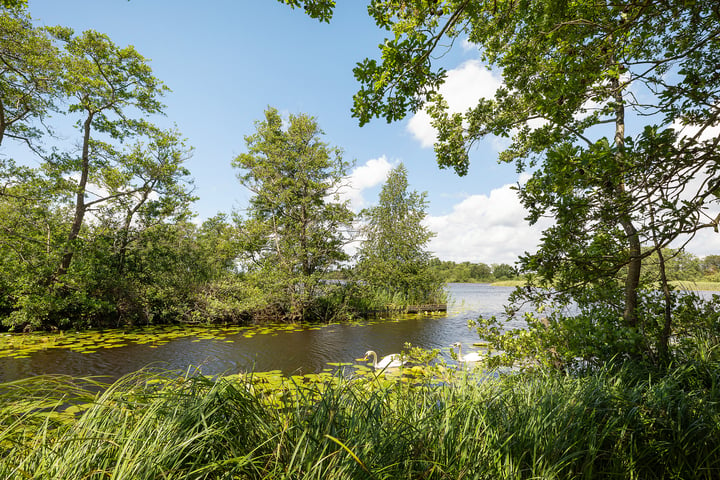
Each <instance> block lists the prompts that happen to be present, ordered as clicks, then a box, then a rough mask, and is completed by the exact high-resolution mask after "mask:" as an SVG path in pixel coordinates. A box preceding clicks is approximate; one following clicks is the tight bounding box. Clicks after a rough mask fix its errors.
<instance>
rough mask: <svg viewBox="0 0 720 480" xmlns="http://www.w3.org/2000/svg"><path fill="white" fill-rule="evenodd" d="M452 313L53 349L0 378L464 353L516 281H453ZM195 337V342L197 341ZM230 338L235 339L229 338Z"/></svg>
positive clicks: (5, 363) (0, 362) (287, 367)
mask: <svg viewBox="0 0 720 480" xmlns="http://www.w3.org/2000/svg"><path fill="white" fill-rule="evenodd" d="M449 290H450V295H451V300H450V302H449V304H448V313H447V315H444V316H443V315H437V314H436V315H432V316H417V317H415V318H410V319H403V320H398V321H393V320H389V321H384V322H372V323H369V324H367V325H329V326H324V327H322V328H320V329H317V330H305V331H300V332H278V333H277V334H272V335H256V336H254V337H252V338H246V337H244V336H243V335H233V336H230V337H227V338H225V339H224V340H201V341H197V339H193V338H179V339H175V340H172V341H170V342H169V343H167V344H165V345H162V346H160V347H158V348H151V347H150V346H148V345H128V346H124V347H121V348H112V349H106V350H99V351H97V352H94V353H77V352H73V351H70V350H67V349H60V348H55V349H48V350H44V351H40V352H37V353H34V354H32V356H31V357H30V358H20V359H14V358H0V382H5V381H10V380H14V379H18V378H24V377H28V376H33V375H39V374H67V375H73V376H88V375H93V376H95V375H99V376H106V377H109V378H110V379H115V378H119V377H121V376H122V375H125V374H127V373H130V372H134V371H136V370H139V369H141V368H143V367H145V366H148V365H153V366H156V367H159V368H168V369H178V370H187V369H188V368H198V369H199V370H200V371H202V373H204V374H207V375H216V374H223V373H237V372H239V371H248V370H253V369H254V370H255V371H267V370H281V371H283V372H284V373H285V374H304V373H312V372H319V371H321V370H322V369H324V368H327V367H328V363H334V362H353V361H355V359H357V358H361V357H362V356H363V355H364V353H365V351H367V350H375V351H376V352H377V353H378V355H379V356H384V355H387V354H390V353H395V352H400V351H401V349H402V347H403V345H404V344H405V342H410V343H412V345H413V346H418V347H423V348H440V349H444V352H446V353H447V352H449V348H448V347H449V345H450V344H451V343H453V342H462V343H463V346H464V347H465V352H467V351H469V350H470V348H471V346H472V343H473V342H477V341H478V340H479V339H478V336H477V334H476V333H475V332H474V331H471V330H470V329H469V328H468V326H467V322H468V320H470V319H474V318H477V317H478V315H479V314H482V315H484V316H489V315H497V314H500V313H501V312H503V305H504V303H505V302H506V300H507V297H508V295H509V294H510V293H511V292H512V290H513V289H512V288H511V287H491V286H489V285H482V284H451V285H450V286H449ZM193 340H195V341H193ZM227 340H231V341H232V342H230V343H228V342H227Z"/></svg>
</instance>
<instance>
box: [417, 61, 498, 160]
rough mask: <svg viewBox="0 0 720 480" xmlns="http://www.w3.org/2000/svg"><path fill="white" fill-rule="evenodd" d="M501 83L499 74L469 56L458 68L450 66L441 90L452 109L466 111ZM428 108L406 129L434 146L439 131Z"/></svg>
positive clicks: (488, 96)
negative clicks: (427, 110) (431, 118)
mask: <svg viewBox="0 0 720 480" xmlns="http://www.w3.org/2000/svg"><path fill="white" fill-rule="evenodd" d="M501 84H502V80H501V79H500V77H497V76H495V75H493V73H492V72H490V71H489V70H487V69H486V68H485V67H484V66H483V65H482V64H481V63H480V62H479V61H478V60H468V61H467V62H464V63H463V64H461V65H460V66H459V67H458V68H455V69H453V70H449V71H448V72H447V76H446V78H445V83H444V84H443V85H442V86H441V87H440V93H441V94H442V96H443V97H444V98H445V101H447V103H448V108H449V109H450V111H452V112H465V111H466V110H467V109H469V108H470V107H473V106H475V105H477V102H478V100H480V99H481V98H491V97H493V96H494V95H495V91H496V90H497V89H498V87H500V85H501ZM430 121H431V120H430V115H428V113H427V112H426V111H425V109H422V110H420V111H419V112H418V113H416V114H415V115H414V116H413V117H412V118H411V119H410V121H409V122H408V124H407V129H408V131H410V133H411V134H412V135H413V136H414V137H415V138H416V139H417V140H418V141H419V142H420V144H421V145H422V146H423V147H425V148H428V147H432V145H433V144H434V143H435V139H436V137H437V131H436V130H435V128H434V127H433V126H432V125H431V123H430Z"/></svg>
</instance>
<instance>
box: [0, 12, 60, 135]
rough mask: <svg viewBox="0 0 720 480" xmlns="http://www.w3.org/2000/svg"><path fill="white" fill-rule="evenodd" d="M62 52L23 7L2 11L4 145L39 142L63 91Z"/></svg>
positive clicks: (0, 128)
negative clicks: (35, 25)
mask: <svg viewBox="0 0 720 480" xmlns="http://www.w3.org/2000/svg"><path fill="white" fill-rule="evenodd" d="M59 58H60V52H59V50H58V48H57V46H56V45H54V44H53V42H52V39H51V38H50V36H49V35H48V32H47V31H46V30H45V29H40V28H35V27H34V26H33V25H32V21H31V19H30V17H29V16H27V15H26V14H25V13H24V12H23V11H22V10H11V11H0V145H2V144H3V142H4V141H5V139H6V138H12V139H15V140H18V141H21V142H24V143H27V144H28V145H31V146H35V143H34V141H35V140H37V139H38V137H40V136H41V134H42V129H41V128H39V126H43V125H44V122H43V120H44V119H45V117H46V116H47V115H48V114H49V113H50V112H51V111H53V110H55V105H54V102H55V101H56V100H57V96H58V94H59V91H60V83H59V81H58V80H59V79H60V77H61V72H62V66H61V64H60V61H59Z"/></svg>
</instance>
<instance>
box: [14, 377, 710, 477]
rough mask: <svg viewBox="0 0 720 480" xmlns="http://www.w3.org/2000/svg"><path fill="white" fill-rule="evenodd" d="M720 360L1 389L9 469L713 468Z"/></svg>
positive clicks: (567, 473)
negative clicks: (584, 371)
mask: <svg viewBox="0 0 720 480" xmlns="http://www.w3.org/2000/svg"><path fill="white" fill-rule="evenodd" d="M718 371H719V370H718V365H716V364H710V363H707V364H698V365H694V366H692V365H691V366H686V367H683V368H681V369H676V370H674V371H672V372H670V373H669V374H667V375H662V376H657V375H655V374H648V373H647V372H644V371H639V370H637V369H633V368H628V367H626V368H623V369H621V370H620V371H605V372H601V373H599V374H597V375H592V376H588V377H580V378H573V377H567V376H560V375H549V374H538V373H536V374H532V375H530V374H527V375H519V374H517V375H507V376H499V377H497V378H494V379H490V380H489V379H488V378H487V377H483V378H484V380H482V381H480V380H479V379H478V377H477V376H468V375H467V374H465V373H462V372H458V373H457V374H455V375H454V376H447V377H446V378H445V379H444V381H442V382H428V381H422V379H419V381H417V382H405V381H400V379H398V378H393V377H386V376H375V375H373V374H366V375H352V376H349V377H343V376H342V375H341V374H334V375H330V374H329V373H327V372H325V374H324V375H322V374H321V375H318V376H316V377H315V378H310V377H299V378H286V377H283V376H282V375H280V373H279V372H268V373H266V374H260V373H255V374H248V375H241V376H233V377H228V378H223V379H217V380H211V379H208V378H205V377H178V376H176V375H173V374H170V373H160V374H153V373H151V372H140V373H137V374H134V375H131V376H128V377H125V378H123V379H121V380H120V381H118V382H116V383H114V384H113V385H110V386H109V387H108V388H107V389H106V390H104V391H103V392H102V393H99V394H94V393H92V392H93V391H96V390H94V389H96V388H97V387H96V386H95V385H94V384H88V383H87V382H85V383H84V384H83V383H79V382H78V381H73V380H71V379H68V378H65V377H42V378H32V379H26V380H23V381H19V382H13V383H10V384H4V385H0V432H1V433H0V452H2V453H0V478H8V479H15V478H47V479H73V480H74V479H78V478H82V479H101V478H133V479H159V478H173V479H185V478H193V479H200V478H208V479H209V478H228V479H230V478H244V479H253V478H258V479H260V478H262V479H285V478H303V479H306V478H307V479H326V478H343V479H345V478H349V479H352V478H357V479H366V478H376V479H395V478H408V479H409V478H413V479H414V478H423V479H459V478H493V479H496V478H497V479H503V478H506V479H516V478H520V479H522V478H527V479H530V478H544V479H545V478H609V477H614V478H717V477H718V475H719V474H720V455H717V453H718V451H720V450H719V449H720V385H719V383H720V382H718ZM451 373H452V372H447V374H448V375H450V374H451ZM71 405H76V407H71Z"/></svg>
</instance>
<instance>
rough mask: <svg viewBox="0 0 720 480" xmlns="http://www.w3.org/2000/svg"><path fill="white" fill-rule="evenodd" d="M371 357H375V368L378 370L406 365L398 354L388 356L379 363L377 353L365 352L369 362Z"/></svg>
mask: <svg viewBox="0 0 720 480" xmlns="http://www.w3.org/2000/svg"><path fill="white" fill-rule="evenodd" d="M370 356H372V357H373V367H374V368H376V369H378V370H383V369H385V368H396V367H402V366H403V364H404V363H405V362H403V361H402V358H400V354H398V353H392V354H390V355H386V356H384V357H383V358H382V360H380V361H379V362H378V359H377V353H375V351H373V350H368V351H367V352H365V360H367V359H368V357H370Z"/></svg>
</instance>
